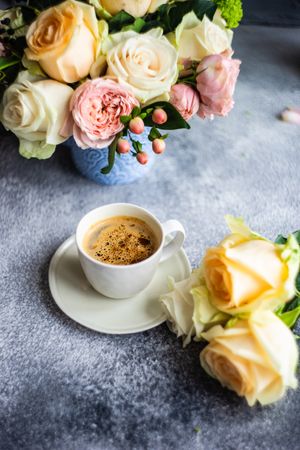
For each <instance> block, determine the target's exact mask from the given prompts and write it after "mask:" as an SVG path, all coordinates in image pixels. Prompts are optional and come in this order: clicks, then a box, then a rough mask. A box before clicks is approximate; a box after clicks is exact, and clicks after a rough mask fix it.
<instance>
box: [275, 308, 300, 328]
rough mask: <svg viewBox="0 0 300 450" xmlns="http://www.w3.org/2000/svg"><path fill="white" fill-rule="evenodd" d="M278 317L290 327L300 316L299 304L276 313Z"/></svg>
mask: <svg viewBox="0 0 300 450" xmlns="http://www.w3.org/2000/svg"><path fill="white" fill-rule="evenodd" d="M277 315H278V317H279V318H280V319H281V320H282V321H283V322H284V323H285V324H286V325H287V326H288V327H289V328H292V327H293V326H294V325H295V323H296V322H297V320H298V318H299V316H300V305H299V306H298V307H297V308H295V309H292V310H291V311H287V312H284V313H280V314H277Z"/></svg>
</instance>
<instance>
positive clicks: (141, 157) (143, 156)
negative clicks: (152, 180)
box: [136, 152, 148, 165]
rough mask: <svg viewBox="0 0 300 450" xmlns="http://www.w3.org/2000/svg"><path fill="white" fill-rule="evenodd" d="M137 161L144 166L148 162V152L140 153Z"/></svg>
mask: <svg viewBox="0 0 300 450" xmlns="http://www.w3.org/2000/svg"><path fill="white" fill-rule="evenodd" d="M136 159H137V160H138V162H139V163H140V164H142V165H144V164H147V162H148V155H147V153H146V152H140V153H138V154H137V155H136Z"/></svg>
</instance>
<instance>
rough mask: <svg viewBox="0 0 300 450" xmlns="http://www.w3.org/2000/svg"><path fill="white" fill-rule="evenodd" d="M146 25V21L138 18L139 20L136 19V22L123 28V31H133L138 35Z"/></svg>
mask: <svg viewBox="0 0 300 450" xmlns="http://www.w3.org/2000/svg"><path fill="white" fill-rule="evenodd" d="M145 24H146V22H145V20H144V19H142V18H141V17H138V18H137V19H135V21H134V22H133V23H131V24H130V25H126V26H125V27H123V28H122V31H128V30H133V31H135V32H136V33H140V32H141V30H142V28H143V27H144V26H145Z"/></svg>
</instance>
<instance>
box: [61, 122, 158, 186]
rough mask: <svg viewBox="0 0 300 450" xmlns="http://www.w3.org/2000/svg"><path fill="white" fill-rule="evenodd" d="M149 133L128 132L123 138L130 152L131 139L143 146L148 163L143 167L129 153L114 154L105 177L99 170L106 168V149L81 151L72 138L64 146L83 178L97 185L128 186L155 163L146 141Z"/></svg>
mask: <svg viewBox="0 0 300 450" xmlns="http://www.w3.org/2000/svg"><path fill="white" fill-rule="evenodd" d="M149 131H150V128H148V127H146V128H145V131H144V132H143V133H142V134H140V135H136V134H132V133H130V132H128V136H127V137H125V139H127V140H128V142H129V143H130V149H131V150H133V148H132V143H131V140H130V138H131V137H132V138H133V139H134V140H136V141H139V142H140V143H141V144H142V145H143V151H145V152H147V154H148V156H149V161H148V163H147V164H145V165H144V166H143V165H141V164H139V163H138V161H137V160H136V158H134V157H133V156H132V155H131V154H130V153H127V154H123V155H119V154H117V153H116V156H115V164H114V166H113V168H112V170H111V172H110V173H108V174H107V175H104V174H102V173H101V169H102V168H103V167H105V166H107V163H108V148H103V149H95V148H89V149H86V150H82V149H81V148H79V147H78V146H77V144H76V142H75V141H74V139H73V138H70V139H69V140H68V141H67V142H66V143H65V145H67V147H69V148H70V150H71V155H72V159H73V162H74V165H75V167H76V168H77V170H78V171H79V172H80V173H81V174H82V175H83V176H84V177H86V178H88V179H90V180H92V181H95V182H96V183H98V184H106V185H118V184H129V183H133V182H134V181H136V180H138V179H139V178H141V177H143V176H145V175H146V174H147V173H148V172H149V171H150V170H151V168H152V166H153V164H154V162H155V154H154V153H153V151H152V144H151V142H150V141H149V139H148V134H149Z"/></svg>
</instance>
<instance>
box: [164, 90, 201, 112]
mask: <svg viewBox="0 0 300 450" xmlns="http://www.w3.org/2000/svg"><path fill="white" fill-rule="evenodd" d="M170 102H171V103H172V105H173V106H175V108H176V109H177V110H178V111H179V112H180V114H181V115H182V117H183V118H184V119H185V120H189V119H190V118H191V117H192V116H193V115H194V114H196V112H197V111H198V109H199V95H198V93H197V92H196V91H195V90H194V89H193V88H192V87H190V86H187V85H186V84H183V83H180V84H174V86H172V89H171V92H170Z"/></svg>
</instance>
